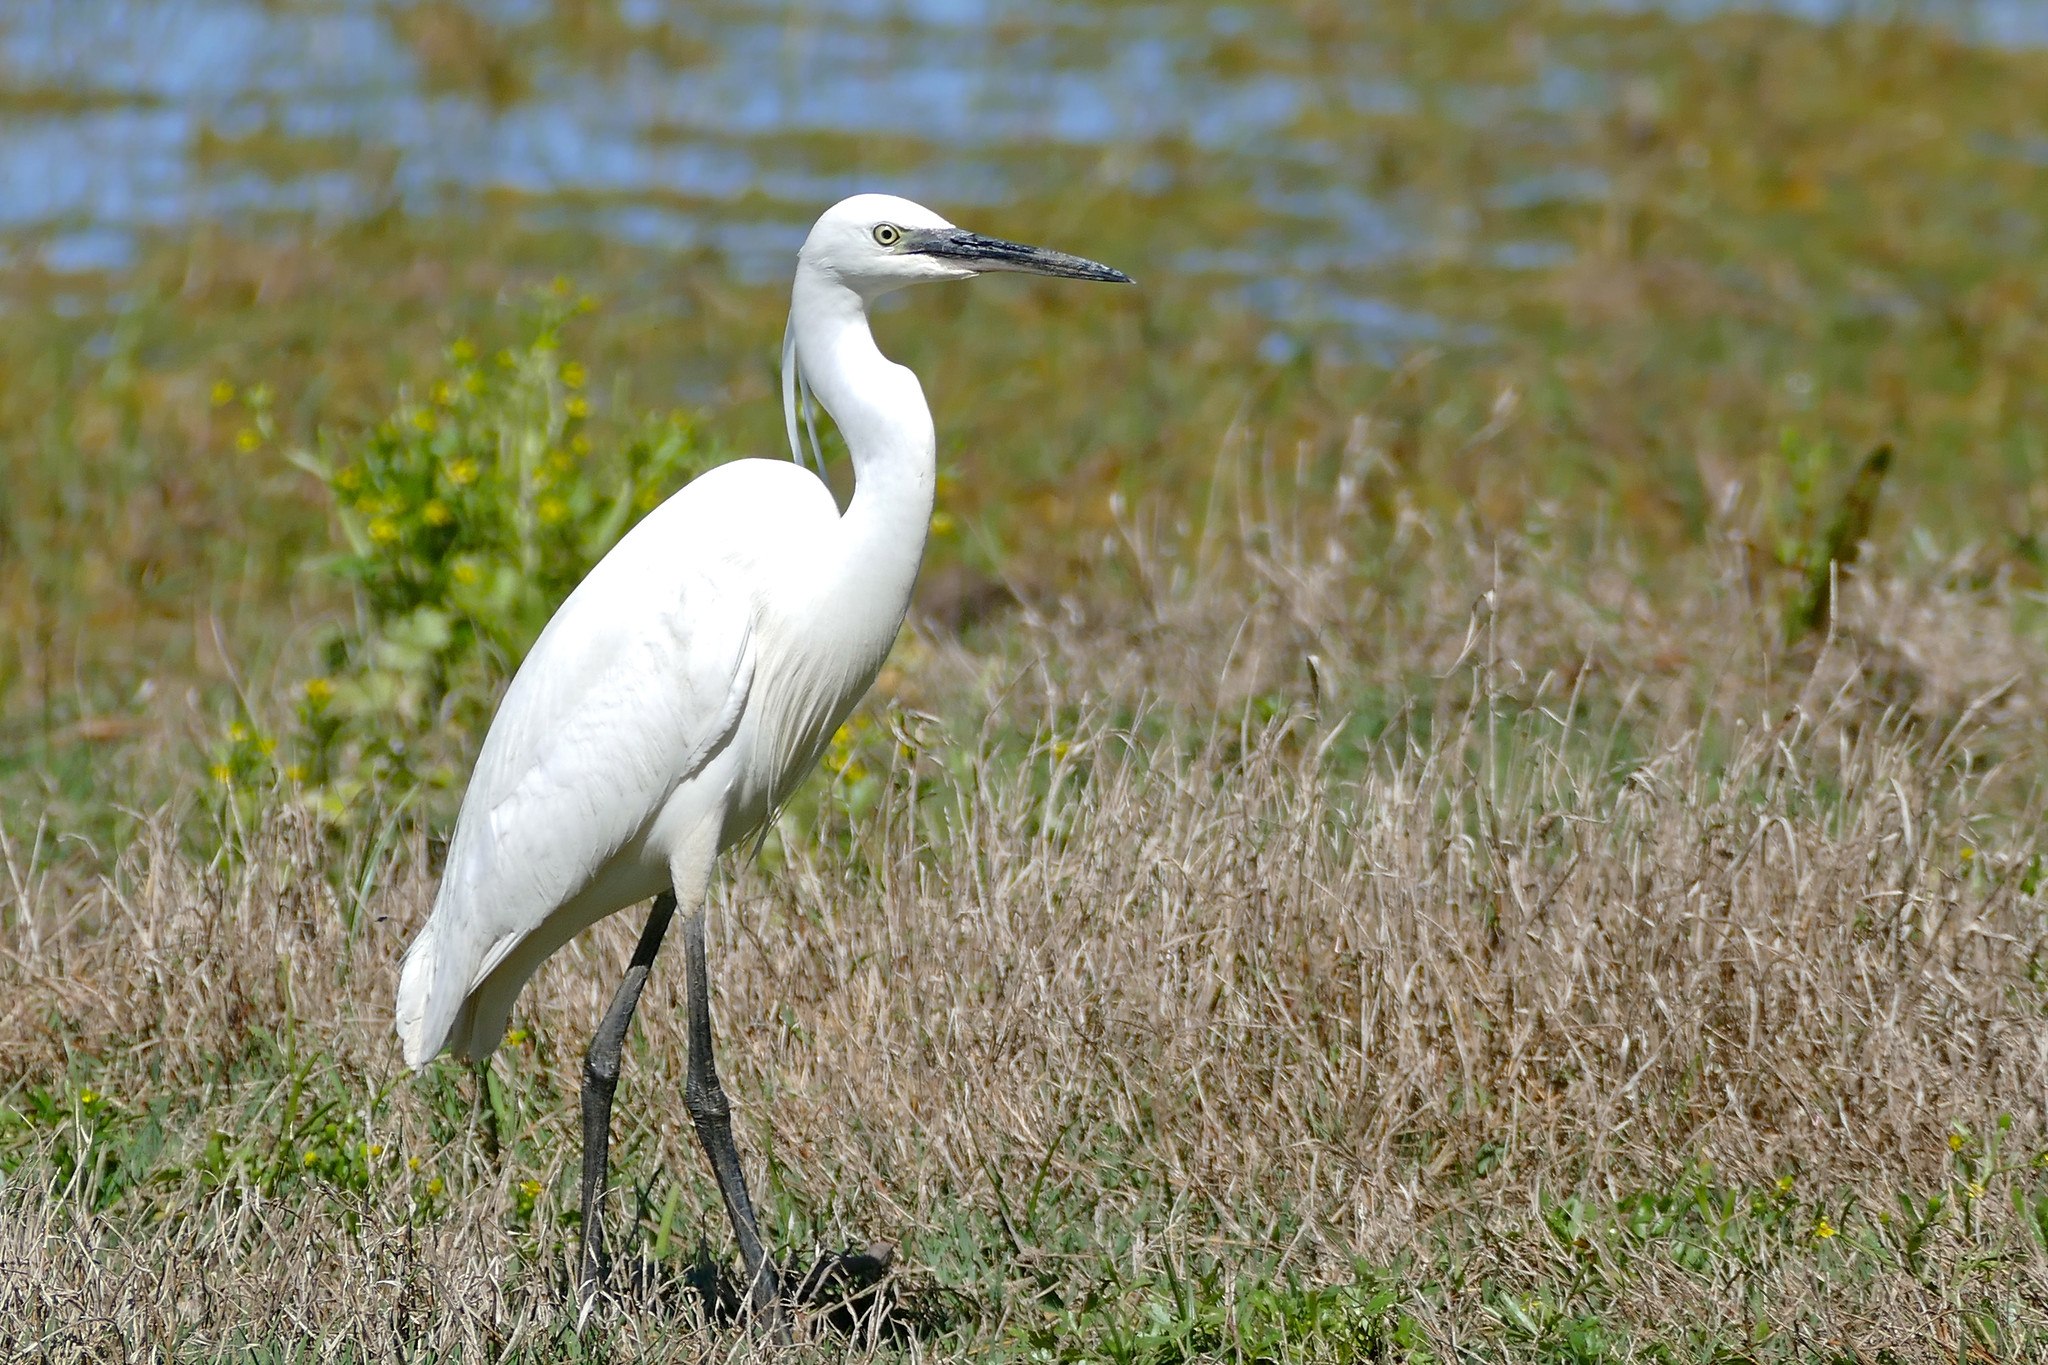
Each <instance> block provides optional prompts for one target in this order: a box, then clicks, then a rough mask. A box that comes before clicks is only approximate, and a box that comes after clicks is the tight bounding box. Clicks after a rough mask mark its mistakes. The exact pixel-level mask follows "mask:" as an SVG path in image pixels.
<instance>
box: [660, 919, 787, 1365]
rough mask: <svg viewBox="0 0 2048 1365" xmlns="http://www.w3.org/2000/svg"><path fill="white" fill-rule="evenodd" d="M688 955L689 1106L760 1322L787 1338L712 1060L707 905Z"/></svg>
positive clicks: (690, 937) (694, 925)
mask: <svg viewBox="0 0 2048 1365" xmlns="http://www.w3.org/2000/svg"><path fill="white" fill-rule="evenodd" d="M683 952H684V953H685V954H686V962H685V968H686V970H687V971H688V973H689V977H690V1075H689V1079H688V1081H687V1082H685V1084H684V1086H683V1103H684V1105H685V1106H686V1107H687V1108H688V1109H689V1111H690V1118H691V1120H692V1121H694V1122H695V1123H696V1125H697V1141H698V1142H700V1143H701V1144H703V1147H704V1155H705V1156H707V1157H709V1158H710V1159H711V1170H712V1173H713V1174H714V1175H716V1176H717V1177H718V1192H719V1193H720V1194H722V1195H724V1196H725V1213H726V1217H727V1218H729V1219H731V1220H732V1231H733V1236H734V1237H736V1238H738V1239H739V1244H740V1260H741V1261H742V1262H744V1263H745V1266H746V1272H747V1285H748V1298H749V1300H750V1301H751V1302H752V1304H753V1309H754V1316H755V1320H756V1321H757V1322H760V1323H764V1324H767V1325H769V1326H770V1327H772V1329H773V1330H774V1332H775V1334H776V1335H777V1336H778V1337H785V1336H787V1334H788V1330H789V1328H788V1324H787V1323H786V1322H784V1320H783V1316H782V1285H781V1282H780V1280H779V1278H778V1277H777V1275H776V1272H775V1263H774V1262H773V1261H771V1260H769V1259H768V1253H767V1251H766V1250H764V1249H763V1248H762V1246H761V1233H760V1230H759V1229H758V1228H757V1227H756V1226H755V1224H754V1203H753V1201H752V1200H751V1199H749V1198H748V1197H747V1179H746V1176H745V1175H743V1174H741V1172H740V1154H739V1150H738V1149H737V1148H735V1147H734V1146H733V1142H732V1107H731V1106H730V1105H728V1104H727V1103H726V1100H725V1091H724V1090H723V1089H721V1088H720V1086H719V1084H718V1067H717V1065H716V1064H715V1063H714V1062H713V1061H712V1058H711V979H710V973H709V971H708V970H706V968H705V964H704V907H703V906H702V905H699V906H698V907H697V909H696V910H695V911H694V912H693V913H692V914H691V915H690V917H689V918H688V919H686V920H684V921H683Z"/></svg>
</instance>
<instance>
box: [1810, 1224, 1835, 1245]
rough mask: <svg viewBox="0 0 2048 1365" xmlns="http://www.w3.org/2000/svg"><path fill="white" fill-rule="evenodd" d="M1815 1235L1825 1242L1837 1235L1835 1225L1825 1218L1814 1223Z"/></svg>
mask: <svg viewBox="0 0 2048 1365" xmlns="http://www.w3.org/2000/svg"><path fill="white" fill-rule="evenodd" d="M1813 1235H1814V1237H1815V1238H1816V1239H1817V1240H1819V1241H1823V1242H1825V1241H1826V1240H1827V1239H1828V1238H1830V1237H1832V1236H1834V1235H1835V1225H1834V1224H1833V1223H1830V1222H1829V1221H1828V1220H1827V1219H1825V1218H1823V1219H1821V1220H1820V1221H1819V1222H1818V1223H1815V1224H1814V1225H1813Z"/></svg>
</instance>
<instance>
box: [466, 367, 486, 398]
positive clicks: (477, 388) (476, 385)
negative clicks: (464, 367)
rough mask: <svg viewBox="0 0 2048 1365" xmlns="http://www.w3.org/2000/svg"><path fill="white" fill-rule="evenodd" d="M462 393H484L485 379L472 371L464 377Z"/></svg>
mask: <svg viewBox="0 0 2048 1365" xmlns="http://www.w3.org/2000/svg"><path fill="white" fill-rule="evenodd" d="M462 391H463V392H464V393H482V392H483V391H484V377H483V376H482V375H480V374H478V373H477V372H476V371H475V370H470V371H469V372H468V373H466V374H464V375H463V376H462Z"/></svg>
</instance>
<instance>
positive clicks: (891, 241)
mask: <svg viewBox="0 0 2048 1365" xmlns="http://www.w3.org/2000/svg"><path fill="white" fill-rule="evenodd" d="M902 240H903V229H902V228H900V227H897V226H896V225H895V224H894V223H877V224H875V242H876V244H877V245H879V246H894V245H896V244H897V243H898V242H900V241H902Z"/></svg>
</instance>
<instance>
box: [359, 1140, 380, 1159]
mask: <svg viewBox="0 0 2048 1365" xmlns="http://www.w3.org/2000/svg"><path fill="white" fill-rule="evenodd" d="M363 1155H364V1156H372V1157H376V1156H382V1155H384V1144H383V1143H381V1142H373V1143H371V1144H370V1145H369V1146H368V1147H366V1148H364V1149H363Z"/></svg>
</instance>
